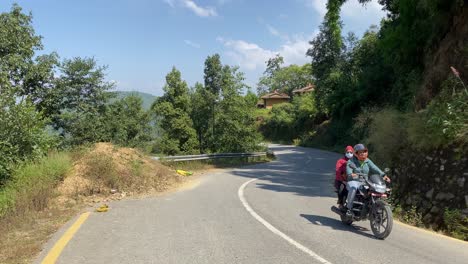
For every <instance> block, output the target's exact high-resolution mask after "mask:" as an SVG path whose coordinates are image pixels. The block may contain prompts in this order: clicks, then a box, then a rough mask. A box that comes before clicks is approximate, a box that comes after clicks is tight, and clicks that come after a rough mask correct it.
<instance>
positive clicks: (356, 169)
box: [346, 156, 385, 181]
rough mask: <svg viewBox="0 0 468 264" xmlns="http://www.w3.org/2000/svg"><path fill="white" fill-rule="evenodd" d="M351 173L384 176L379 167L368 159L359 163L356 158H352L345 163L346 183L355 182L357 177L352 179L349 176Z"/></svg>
mask: <svg viewBox="0 0 468 264" xmlns="http://www.w3.org/2000/svg"><path fill="white" fill-rule="evenodd" d="M352 173H362V174H366V175H369V174H373V173H375V174H379V175H380V176H384V175H385V172H383V171H382V170H381V169H379V167H377V166H376V165H375V164H374V162H372V160H370V159H366V160H364V161H362V162H361V161H359V160H358V158H357V157H356V156H354V157H352V158H351V159H349V160H348V162H347V163H346V175H347V176H348V181H357V180H359V177H357V178H353V177H352V176H351V174H352Z"/></svg>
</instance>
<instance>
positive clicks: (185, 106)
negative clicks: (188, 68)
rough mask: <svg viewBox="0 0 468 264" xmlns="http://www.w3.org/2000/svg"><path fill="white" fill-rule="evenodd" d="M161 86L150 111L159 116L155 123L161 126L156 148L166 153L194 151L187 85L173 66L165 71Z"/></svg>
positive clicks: (195, 136) (190, 152) (195, 140)
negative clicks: (159, 93)
mask: <svg viewBox="0 0 468 264" xmlns="http://www.w3.org/2000/svg"><path fill="white" fill-rule="evenodd" d="M163 89H164V95H163V96H162V97H159V98H158V99H157V100H156V101H155V103H154V104H153V106H152V110H153V111H154V113H156V115H157V116H159V117H160V119H159V121H160V124H159V125H160V127H161V128H162V130H163V134H162V137H161V140H160V143H159V147H158V148H159V149H158V150H159V151H161V152H163V153H165V154H169V155H175V154H180V153H182V154H192V153H197V152H198V151H199V145H198V140H197V134H196V131H195V129H194V128H193V122H192V119H190V116H189V113H190V95H189V89H188V86H187V83H186V82H185V81H183V80H182V79H181V74H180V71H178V70H177V69H176V68H175V67H173V68H172V71H171V72H170V73H168V74H167V75H166V85H165V86H164V88H163Z"/></svg>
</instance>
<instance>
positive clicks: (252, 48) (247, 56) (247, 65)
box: [218, 38, 275, 70]
mask: <svg viewBox="0 0 468 264" xmlns="http://www.w3.org/2000/svg"><path fill="white" fill-rule="evenodd" d="M218 41H219V42H221V43H223V44H224V47H226V49H227V51H226V52H225V54H226V55H227V56H228V57H230V58H231V59H232V60H233V61H234V62H235V63H236V64H238V65H239V66H240V67H241V68H243V69H246V70H255V69H257V67H259V66H262V65H264V64H265V61H267V60H268V59H269V58H271V57H273V56H274V54H275V53H274V52H273V51H271V50H266V49H263V48H261V47H260V46H258V45H257V44H255V43H248V42H246V41H244V40H225V39H223V38H218Z"/></svg>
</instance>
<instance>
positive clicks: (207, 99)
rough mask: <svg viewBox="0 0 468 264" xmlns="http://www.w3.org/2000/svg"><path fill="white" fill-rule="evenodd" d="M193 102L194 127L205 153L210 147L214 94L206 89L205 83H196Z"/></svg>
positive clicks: (191, 115)
mask: <svg viewBox="0 0 468 264" xmlns="http://www.w3.org/2000/svg"><path fill="white" fill-rule="evenodd" d="M190 96H191V99H190V102H191V104H192V111H191V113H190V118H191V119H192V121H193V127H194V128H195V130H196V132H197V138H198V143H199V147H200V152H201V153H205V152H206V150H208V149H209V147H210V144H211V142H210V136H211V132H210V131H211V130H210V124H211V122H210V121H209V120H210V119H212V114H213V106H212V105H211V103H212V100H211V98H212V97H213V95H212V94H211V92H210V91H208V90H207V89H205V87H204V86H203V84H201V83H198V82H197V83H196V84H195V86H194V87H193V88H192V91H191V93H190Z"/></svg>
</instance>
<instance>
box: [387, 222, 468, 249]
mask: <svg viewBox="0 0 468 264" xmlns="http://www.w3.org/2000/svg"><path fill="white" fill-rule="evenodd" d="M393 221H394V222H396V223H397V224H399V225H402V226H405V227H408V228H411V229H414V230H418V231H420V232H424V233H427V234H429V235H433V236H438V237H442V238H446V239H449V240H453V241H457V242H460V243H462V244H467V245H468V242H467V241H463V240H461V239H457V238H454V237H450V236H447V235H444V234H439V233H437V232H435V231H431V230H427V229H424V228H420V227H417V226H412V225H409V224H406V223H403V222H400V221H398V220H396V219H394V220H393Z"/></svg>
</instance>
